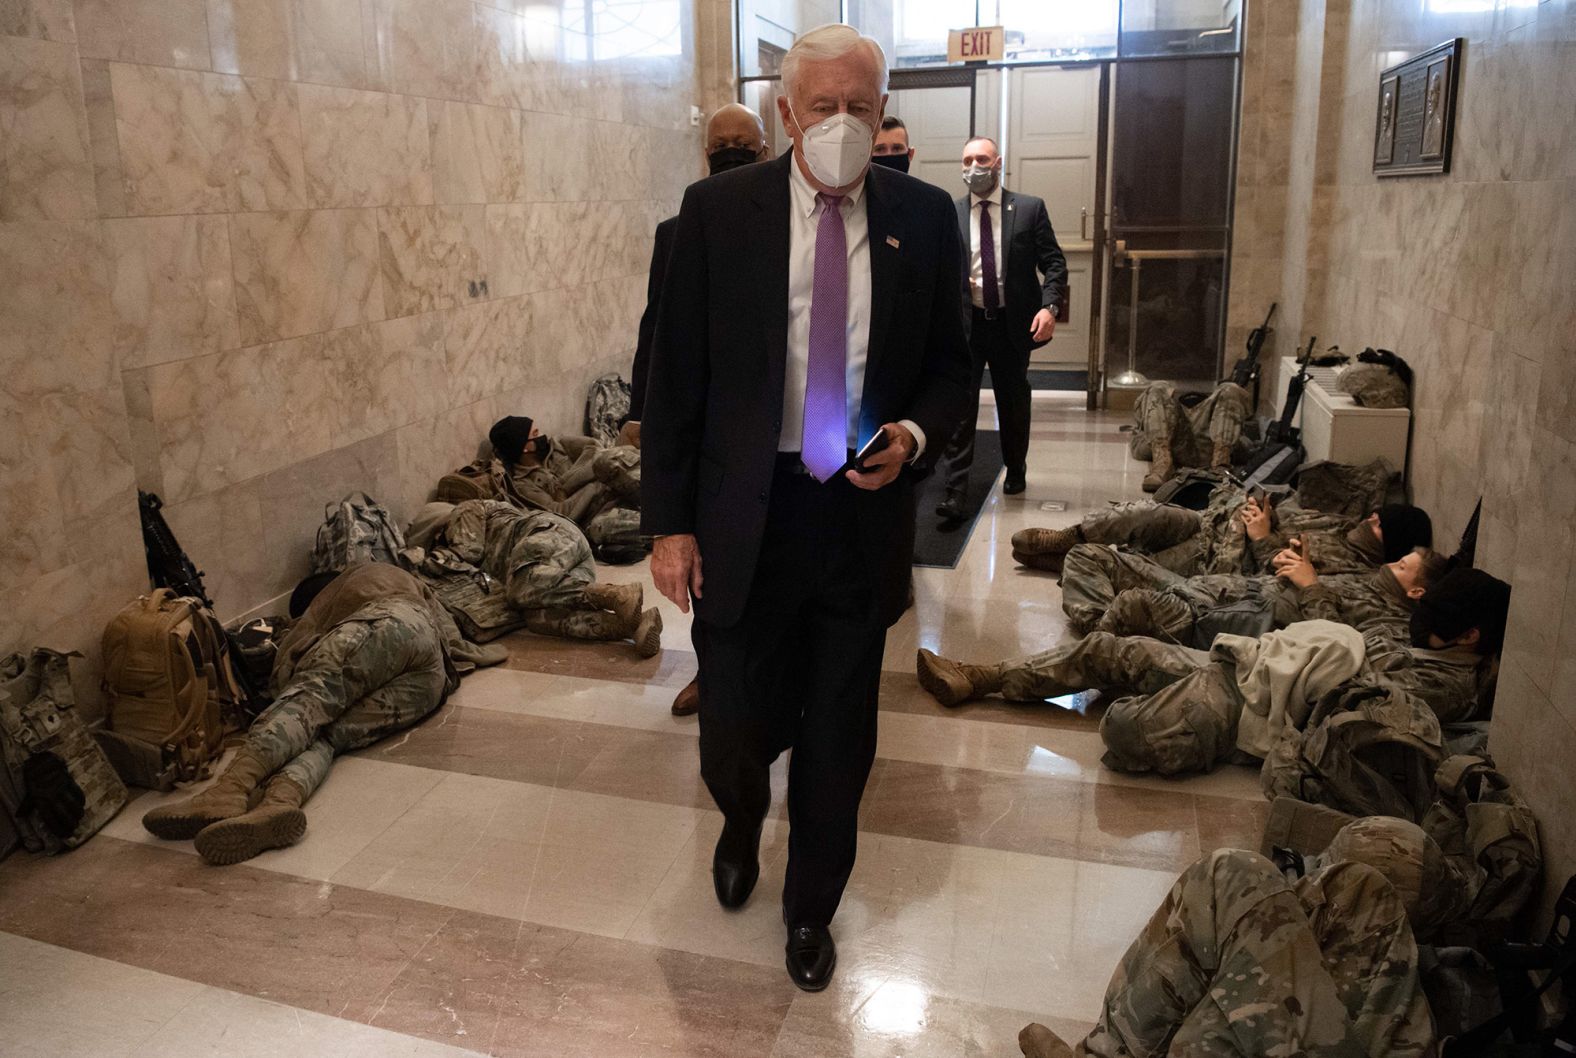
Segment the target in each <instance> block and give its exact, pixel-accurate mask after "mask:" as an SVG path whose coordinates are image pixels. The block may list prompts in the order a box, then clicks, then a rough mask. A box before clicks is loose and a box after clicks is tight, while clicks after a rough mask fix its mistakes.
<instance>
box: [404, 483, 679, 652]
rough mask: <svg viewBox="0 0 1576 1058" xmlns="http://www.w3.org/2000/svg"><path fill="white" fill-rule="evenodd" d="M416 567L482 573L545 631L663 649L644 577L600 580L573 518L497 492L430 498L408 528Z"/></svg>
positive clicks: (527, 619)
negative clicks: (525, 506)
mask: <svg viewBox="0 0 1576 1058" xmlns="http://www.w3.org/2000/svg"><path fill="white" fill-rule="evenodd" d="M406 543H408V544H409V545H410V546H411V547H413V548H420V549H423V554H422V555H420V556H415V555H412V556H411V558H412V559H413V560H414V561H415V563H416V566H417V568H424V566H425V565H426V564H427V563H432V564H433V565H434V566H435V567H436V569H435V571H436V572H438V573H441V574H445V575H448V574H453V573H456V572H462V573H464V572H469V573H472V574H473V575H477V574H485V575H486V576H488V577H490V578H492V579H493V580H494V581H496V582H497V583H498V584H499V585H500V586H501V587H502V590H503V592H504V593H505V598H506V599H507V600H508V603H509V606H510V607H512V608H513V609H515V610H519V611H521V612H522V614H523V615H524V617H525V627H526V628H528V629H530V630H531V631H533V632H536V633H538V634H540V635H550V636H563V637H565V638H568V639H593V640H606V641H616V640H621V639H633V640H634V643H635V651H636V653H638V654H639V655H640V656H641V657H643V658H649V657H651V656H653V655H654V654H656V653H657V651H658V650H660V649H662V614H661V612H660V611H659V610H657V609H656V607H652V608H651V609H643V605H644V591H643V589H642V588H641V586H640V585H639V584H598V583H597V582H596V563H595V562H594V561H593V560H592V558H591V546H590V544H589V543H588V542H587V541H586V537H585V534H584V533H582V532H581V531H580V529H579V528H578V527H577V526H576V525H575V523H574V522H572V521H570V520H569V519H568V518H565V517H562V516H560V515H557V514H552V513H549V512H547V511H537V510H521V509H519V508H518V507H515V506H513V505H511V504H508V503H504V502H502V501H499V500H467V501H466V502H464V503H461V504H458V505H456V504H449V503H429V504H427V505H426V506H425V507H423V508H422V509H421V512H420V513H419V514H418V515H417V516H416V519H415V521H413V522H412V523H411V526H410V529H409V531H408V532H407V533H406Z"/></svg>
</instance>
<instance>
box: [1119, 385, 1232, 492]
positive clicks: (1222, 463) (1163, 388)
mask: <svg viewBox="0 0 1576 1058" xmlns="http://www.w3.org/2000/svg"><path fill="white" fill-rule="evenodd" d="M1252 404H1253V402H1252V398H1250V397H1249V396H1248V391H1247V390H1245V389H1243V388H1242V387H1241V386H1239V385H1237V384H1236V383H1234V382H1222V383H1221V384H1220V385H1218V386H1216V387H1215V391H1214V392H1213V393H1211V394H1210V395H1209V396H1207V397H1205V398H1204V399H1203V400H1201V401H1199V402H1198V403H1197V404H1195V405H1193V406H1192V407H1191V408H1190V407H1187V406H1186V405H1184V404H1183V403H1182V400H1181V398H1180V397H1178V396H1177V389H1176V386H1174V385H1172V384H1171V383H1170V382H1155V383H1152V384H1151V385H1150V386H1149V388H1148V389H1146V390H1144V392H1143V393H1141V394H1139V396H1138V402H1137V403H1136V404H1134V405H1133V432H1132V435H1131V436H1130V437H1129V438H1128V450H1129V451H1130V452H1131V453H1132V454H1133V458H1134V459H1143V460H1148V461H1149V473H1148V474H1146V475H1144V486H1143V487H1144V491H1145V492H1154V491H1155V490H1156V489H1158V488H1159V487H1160V486H1161V485H1162V484H1163V483H1164V482H1165V481H1166V480H1167V479H1169V478H1170V477H1171V475H1172V474H1173V473H1175V472H1176V470H1177V469H1179V468H1183V467H1214V468H1221V467H1229V466H1231V463H1232V460H1233V459H1234V458H1235V457H1236V456H1237V455H1245V454H1246V442H1245V439H1244V437H1243V434H1242V427H1243V424H1244V423H1246V422H1247V421H1248V419H1249V418H1251V417H1252V415H1253V407H1252Z"/></svg>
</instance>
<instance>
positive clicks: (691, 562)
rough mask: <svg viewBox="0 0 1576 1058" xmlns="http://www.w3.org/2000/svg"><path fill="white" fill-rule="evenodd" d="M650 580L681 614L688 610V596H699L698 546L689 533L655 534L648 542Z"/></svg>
mask: <svg viewBox="0 0 1576 1058" xmlns="http://www.w3.org/2000/svg"><path fill="white" fill-rule="evenodd" d="M651 579H652V580H653V581H655V582H656V585H657V590H658V591H660V592H661V593H662V594H663V595H665V596H667V597H668V599H669V600H671V601H672V603H673V605H674V606H677V607H678V608H679V610H680V612H682V613H689V608H690V596H691V595H694V596H695V598H697V599H698V598H700V597H701V596H700V587H701V576H700V548H698V547H697V546H696V544H695V536H694V534H693V533H675V534H674V535H672V536H659V537H657V540H656V543H654V544H652V545H651Z"/></svg>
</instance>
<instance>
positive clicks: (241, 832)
mask: <svg viewBox="0 0 1576 1058" xmlns="http://www.w3.org/2000/svg"><path fill="white" fill-rule="evenodd" d="M305 833H306V813H305V812H303V811H301V809H299V808H294V807H287V806H284V805H267V806H264V807H262V808H259V809H257V810H256V811H252V812H248V813H246V815H244V816H236V817H235V818H234V819H226V820H224V821H222V822H219V823H215V824H213V826H211V827H208V828H206V829H205V830H203V832H202V833H200V834H198V835H197V841H196V845H197V854H198V855H199V856H201V857H202V858H203V859H204V860H205V861H207V862H208V863H211V864H213V865H214V866H216V867H228V866H229V865H231V864H233V863H241V862H243V861H245V860H249V859H251V858H252V857H254V856H256V855H258V854H259V853H262V852H267V851H268V850H269V849H282V848H284V847H285V846H287V845H294V844H295V843H296V842H298V841H300V840H301V835H303V834H305Z"/></svg>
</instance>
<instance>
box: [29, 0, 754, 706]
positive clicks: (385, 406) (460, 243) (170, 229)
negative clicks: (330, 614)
mask: <svg viewBox="0 0 1576 1058" xmlns="http://www.w3.org/2000/svg"><path fill="white" fill-rule="evenodd" d="M612 6H615V7H622V8H624V10H623V11H621V12H615V13H616V14H618V15H619V16H620V17H619V18H618V19H616V20H614V19H610V20H608V25H610V26H611V25H612V23H613V22H615V21H616V22H618V23H619V25H618V28H616V29H612V28H610V29H608V30H606V31H602V30H599V28H598V27H597V26H596V25H595V24H588V23H587V21H586V19H587V14H586V11H587V8H586V7H585V5H578V4H569V3H563V4H562V5H560V4H556V3H553V2H548V3H542V2H540V0H531V2H530V3H525V2H524V0H486V2H480V0H478V2H472V0H359V2H357V0H0V274H3V275H4V277H5V287H6V292H5V295H4V297H3V298H0V416H3V420H4V422H5V425H6V431H5V432H6V435H7V437H8V443H7V444H4V445H0V533H3V534H4V539H5V540H6V542H7V546H6V547H5V548H4V549H0V614H4V615H5V617H4V621H3V623H0V652H5V651H10V650H12V649H16V648H19V647H22V646H25V645H31V644H45V645H49V646H52V647H56V648H60V649H78V650H83V651H85V652H87V653H88V654H89V655H90V658H89V661H88V662H87V663H86V664H85V665H80V666H78V668H79V672H78V683H79V686H80V687H81V689H82V690H83V692H84V696H85V697H88V698H89V699H90V700H91V699H92V697H93V695H92V690H93V687H94V685H95V684H96V683H97V678H96V674H95V673H94V672H93V664H92V659H91V654H92V652H93V649H94V647H95V645H96V642H97V639H98V636H99V634H100V631H101V629H102V628H103V625H104V622H105V620H106V619H107V618H108V617H109V616H110V615H111V614H112V613H113V612H114V611H115V610H117V609H118V608H119V607H120V606H122V605H123V604H124V603H125V602H126V601H127V600H129V599H130V598H132V597H133V596H135V595H136V594H137V593H138V592H139V591H141V590H144V589H145V586H146V575H145V569H144V565H143V557H142V549H141V540H140V535H139V531H138V523H137V514H136V492H135V490H136V488H137V487H138V486H140V487H142V488H145V489H151V490H153V491H156V492H158V493H159V494H160V495H161V496H162V497H163V498H164V500H165V502H166V504H167V515H168V518H169V521H170V523H171V525H172V526H173V528H174V529H175V532H176V534H177V535H178V537H179V539H180V541H181V543H182V544H183V545H184V546H185V548H186V549H187V551H188V552H189V553H190V554H191V555H192V556H193V558H194V559H195V560H196V562H197V563H198V564H199V565H200V566H201V567H202V568H203V569H204V570H205V571H206V573H207V583H208V588H209V591H210V594H212V595H213V597H214V598H215V600H216V601H217V603H218V605H219V609H220V611H221V615H222V616H227V617H228V616H232V615H235V614H239V613H242V612H244V611H247V610H249V609H250V608H252V607H254V606H256V605H259V604H261V603H263V602H265V601H267V600H269V599H271V598H272V597H274V596H276V595H278V594H279V593H281V592H283V591H285V590H287V589H288V588H289V586H290V585H291V584H293V583H294V582H295V580H296V579H297V578H299V577H300V576H301V575H302V574H303V573H304V572H305V570H306V560H307V554H308V551H309V548H310V545H311V541H312V536H313V533H314V531H315V528H316V526H317V524H318V523H319V521H320V520H321V517H322V510H323V505H324V504H325V503H326V502H327V501H330V500H333V499H336V498H337V497H339V496H341V495H343V494H344V493H346V492H348V491H350V490H353V489H364V490H365V491H367V492H368V493H370V494H371V495H372V496H374V497H375V498H377V499H379V500H380V501H383V502H384V503H386V504H387V505H388V506H389V507H391V508H392V509H393V510H394V511H395V513H396V514H397V515H399V516H401V517H404V516H407V515H409V514H410V513H411V511H412V510H413V509H414V507H415V506H416V505H417V504H419V503H420V502H422V501H423V500H424V499H425V498H426V496H427V495H428V492H429V490H430V489H431V487H432V485H433V484H434V483H435V481H436V479H437V477H438V476H439V475H440V474H441V473H442V472H444V471H445V470H448V469H450V468H452V467H454V466H457V465H459V464H461V463H463V462H466V461H468V460H469V459H471V458H473V457H474V455H475V453H476V449H477V446H478V442H479V441H480V440H481V439H482V438H483V437H484V436H485V433H486V429H487V427H488V425H489V424H491V423H492V422H493V421H494V420H495V419H496V418H497V417H498V416H500V415H502V414H506V413H525V414H530V415H532V416H534V417H535V418H537V419H538V421H540V422H541V423H542V424H543V425H544V426H545V427H546V428H547V429H549V430H570V429H577V428H578V427H579V425H580V421H581V414H582V409H583V406H584V399H585V393H586V387H587V383H588V382H589V381H590V380H591V379H592V378H593V377H595V376H596V375H598V374H601V373H602V372H604V371H610V370H622V371H624V372H625V373H627V370H628V363H629V360H630V356H631V354H632V352H633V348H634V343H635V331H636V323H637V320H638V318H639V315H640V312H641V309H642V307H643V302H644V297H645V274H646V268H647V264H648V262H649V259H650V249H651V231H652V228H653V227H654V226H655V224H656V223H657V221H659V220H660V219H662V218H663V217H664V216H667V215H669V214H670V213H672V212H673V211H674V210H675V209H676V206H677V202H678V198H679V196H680V194H681V193H682V190H683V187H684V185H685V184H687V183H688V182H689V181H690V180H692V179H694V178H695V177H696V176H698V175H699V174H700V173H701V171H702V167H701V159H700V151H699V148H700V138H699V130H698V129H697V128H694V127H692V126H691V124H690V106H691V104H692V103H698V102H702V101H703V100H704V101H706V102H708V103H710V104H711V105H715V103H716V102H720V101H723V98H716V97H722V93H723V91H724V88H723V86H724V85H725V84H726V85H727V87H728V91H727V95H726V97H725V98H731V84H729V82H730V81H731V77H732V58H731V56H732V44H731V20H729V19H727V18H726V17H725V16H726V11H727V5H726V3H725V0H672V2H666V3H664V2H644V3H642V2H638V0H636V2H615V3H614V4H613V5H612Z"/></svg>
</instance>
